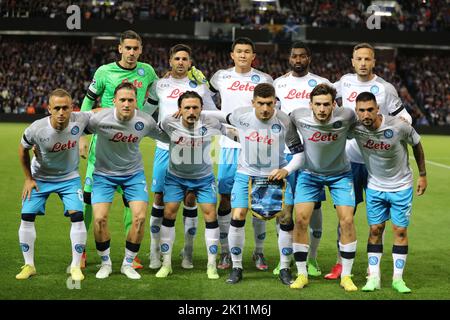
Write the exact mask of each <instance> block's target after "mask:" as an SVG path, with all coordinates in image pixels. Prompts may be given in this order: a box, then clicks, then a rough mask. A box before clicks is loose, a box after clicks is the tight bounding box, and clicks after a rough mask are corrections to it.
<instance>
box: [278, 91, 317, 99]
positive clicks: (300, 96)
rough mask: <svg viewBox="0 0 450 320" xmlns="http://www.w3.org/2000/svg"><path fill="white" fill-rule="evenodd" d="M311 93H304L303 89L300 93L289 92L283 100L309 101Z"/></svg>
mask: <svg viewBox="0 0 450 320" xmlns="http://www.w3.org/2000/svg"><path fill="white" fill-rule="evenodd" d="M310 94H311V91H306V90H305V89H303V90H302V91H297V90H296V89H291V90H289V92H288V94H287V96H285V97H284V99H309V96H310Z"/></svg>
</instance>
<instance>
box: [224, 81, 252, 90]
mask: <svg viewBox="0 0 450 320" xmlns="http://www.w3.org/2000/svg"><path fill="white" fill-rule="evenodd" d="M255 86H256V85H254V84H251V83H249V82H247V83H241V82H240V81H239V80H236V81H234V82H233V83H232V84H231V86H229V87H228V88H227V90H231V91H254V90H255Z"/></svg>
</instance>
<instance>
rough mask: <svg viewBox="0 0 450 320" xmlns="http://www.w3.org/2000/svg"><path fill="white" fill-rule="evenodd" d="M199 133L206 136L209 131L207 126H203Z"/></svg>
mask: <svg viewBox="0 0 450 320" xmlns="http://www.w3.org/2000/svg"><path fill="white" fill-rule="evenodd" d="M199 132H200V135H201V136H204V135H206V133H207V132H208V129H207V128H206V127H205V126H203V127H201V128H200V129H199Z"/></svg>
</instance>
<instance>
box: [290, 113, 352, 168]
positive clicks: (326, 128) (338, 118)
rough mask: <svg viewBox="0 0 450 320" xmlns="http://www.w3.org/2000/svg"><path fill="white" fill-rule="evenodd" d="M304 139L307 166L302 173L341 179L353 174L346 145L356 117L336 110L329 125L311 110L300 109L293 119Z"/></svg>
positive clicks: (293, 115)
mask: <svg viewBox="0 0 450 320" xmlns="http://www.w3.org/2000/svg"><path fill="white" fill-rule="evenodd" d="M290 117H291V119H292V121H293V122H294V123H295V125H296V127H297V129H298V130H299V131H300V134H301V136H302V138H303V146H304V149H305V151H304V156H305V163H304V166H303V167H302V169H304V170H306V171H308V172H310V173H312V174H317V175H324V176H329V175H338V174H341V173H344V172H347V171H349V170H350V163H349V162H348V160H347V156H346V154H345V143H346V140H347V134H348V132H349V130H350V128H351V127H352V126H353V125H354V124H355V122H356V113H355V112H354V111H353V110H350V109H348V108H339V107H336V108H335V109H334V110H333V113H332V115H331V118H330V120H329V121H328V123H326V124H321V123H320V122H318V121H317V120H316V119H315V118H314V115H313V112H312V110H310V109H309V110H308V109H304V108H302V109H297V110H294V111H293V112H292V113H291V115H290Z"/></svg>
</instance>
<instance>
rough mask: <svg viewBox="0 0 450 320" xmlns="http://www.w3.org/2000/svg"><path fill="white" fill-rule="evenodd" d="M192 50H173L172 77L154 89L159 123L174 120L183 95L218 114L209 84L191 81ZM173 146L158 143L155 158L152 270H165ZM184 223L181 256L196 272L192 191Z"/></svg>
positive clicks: (184, 264) (183, 47) (152, 97)
mask: <svg viewBox="0 0 450 320" xmlns="http://www.w3.org/2000/svg"><path fill="white" fill-rule="evenodd" d="M191 53H192V52H191V48H190V47H189V46H186V45H184V44H177V45H175V46H173V47H172V48H171V49H170V54H169V56H170V66H171V71H170V73H169V75H168V77H164V78H162V79H159V80H157V81H156V82H154V83H153V84H152V86H151V87H150V93H149V98H148V102H149V103H150V104H151V105H153V106H155V108H154V109H155V110H156V109H158V120H159V121H163V120H164V119H165V118H166V117H168V116H172V114H174V113H175V112H177V111H178V105H177V101H178V98H179V97H180V96H181V95H182V94H183V92H185V91H188V90H192V91H195V92H198V93H199V94H200V96H201V97H202V99H203V101H204V108H205V109H207V110H216V106H215V105H214V102H213V101H212V98H211V95H212V92H211V91H210V90H209V88H208V86H207V84H206V81H205V83H198V82H197V81H194V80H190V79H189V77H188V71H189V70H190V69H191V67H192V60H191ZM168 150H169V145H168V144H167V143H163V142H160V141H157V144H156V150H155V158H154V162H153V174H152V192H154V198H153V206H152V211H151V216H150V238H151V244H150V265H149V267H150V268H151V269H158V268H160V267H161V253H160V251H159V240H160V230H161V223H162V220H163V215H164V202H163V196H164V194H163V190H164V180H165V177H166V172H167V166H168V163H169V151H168ZM183 222H184V240H185V245H184V249H183V250H182V252H181V256H182V258H183V259H182V262H181V266H182V267H183V268H185V269H192V268H193V267H194V266H193V263H192V255H193V245H194V237H195V234H196V231H197V225H198V215H197V205H196V203H195V195H194V194H193V193H192V192H190V191H188V192H187V193H186V197H185V199H184V208H183Z"/></svg>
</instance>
